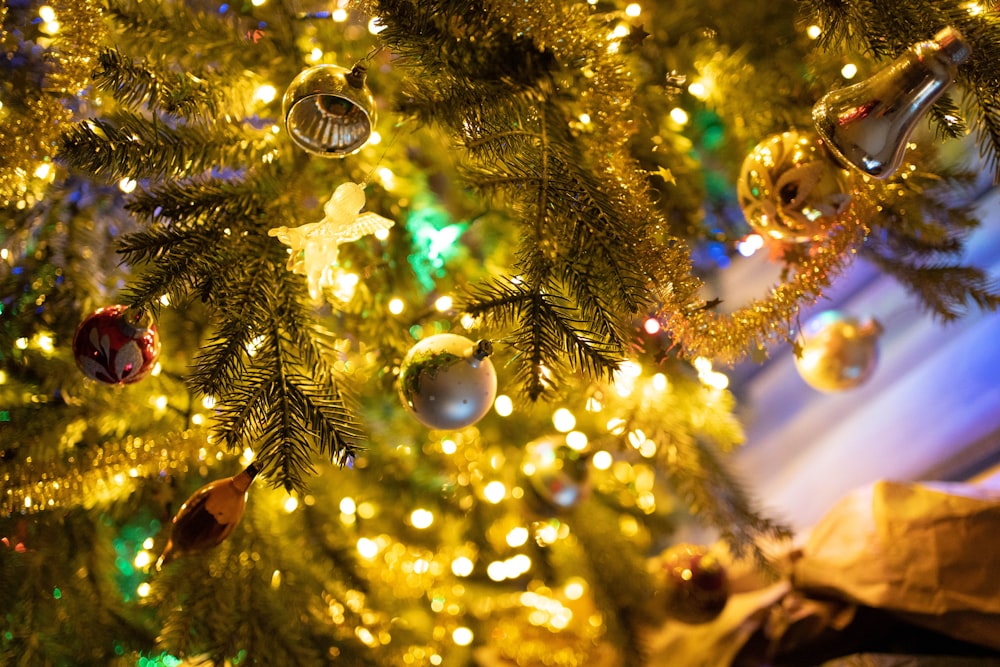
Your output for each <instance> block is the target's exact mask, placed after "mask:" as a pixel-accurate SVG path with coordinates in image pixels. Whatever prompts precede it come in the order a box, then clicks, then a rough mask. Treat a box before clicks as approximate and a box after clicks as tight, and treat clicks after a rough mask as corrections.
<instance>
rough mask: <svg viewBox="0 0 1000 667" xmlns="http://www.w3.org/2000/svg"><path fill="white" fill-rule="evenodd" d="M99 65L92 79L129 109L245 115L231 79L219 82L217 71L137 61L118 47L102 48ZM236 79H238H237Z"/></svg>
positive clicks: (183, 114)
mask: <svg viewBox="0 0 1000 667" xmlns="http://www.w3.org/2000/svg"><path fill="white" fill-rule="evenodd" d="M97 62H98V68H97V69H96V70H95V71H94V72H93V74H92V75H91V78H92V79H93V81H94V85H95V86H97V88H99V89H100V90H103V91H106V92H109V93H111V94H112V95H113V96H114V98H115V100H116V101H118V102H119V103H120V104H122V105H124V106H126V107H128V108H129V109H130V110H132V111H137V110H139V108H140V107H144V108H146V109H148V110H149V111H150V112H152V113H154V114H157V115H163V116H167V117H171V118H184V119H188V120H192V119H198V118H201V119H214V118H216V117H217V116H218V115H220V109H226V111H227V113H229V114H234V112H235V113H236V114H239V115H245V114H246V109H244V108H242V107H245V105H244V104H243V102H242V100H243V99H249V93H250V92H251V91H249V86H246V87H247V88H248V90H247V91H245V95H244V96H237V95H234V94H233V92H234V91H233V90H232V89H231V87H230V86H231V84H230V81H231V79H230V80H227V81H221V80H220V75H219V73H218V72H211V73H206V72H204V71H199V72H198V74H197V76H196V75H195V74H194V73H193V72H191V71H190V70H188V71H176V70H175V69H172V68H171V67H169V66H165V65H164V64H163V63H157V64H156V65H153V64H152V63H149V62H148V61H143V62H137V61H134V60H132V59H130V58H128V57H126V56H125V55H124V54H123V53H122V52H121V51H119V50H117V49H105V50H103V51H101V53H100V54H99V55H98V58H97ZM237 81H239V79H237Z"/></svg>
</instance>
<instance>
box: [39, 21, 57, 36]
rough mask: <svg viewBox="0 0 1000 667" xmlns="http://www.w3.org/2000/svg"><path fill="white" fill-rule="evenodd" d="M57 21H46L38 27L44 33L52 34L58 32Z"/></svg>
mask: <svg viewBox="0 0 1000 667" xmlns="http://www.w3.org/2000/svg"><path fill="white" fill-rule="evenodd" d="M59 28H60V26H59V21H46V22H45V23H43V24H42V25H41V27H40V28H39V30H40V31H42V32H44V33H45V34H46V35H54V34H56V33H57V32H59Z"/></svg>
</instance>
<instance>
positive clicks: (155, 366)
mask: <svg viewBox="0 0 1000 667" xmlns="http://www.w3.org/2000/svg"><path fill="white" fill-rule="evenodd" d="M162 372H163V366H161V365H160V362H159V361H157V362H156V363H155V364H153V370H151V371H149V374H150V375H152V376H153V377H157V376H159V374H160V373H162Z"/></svg>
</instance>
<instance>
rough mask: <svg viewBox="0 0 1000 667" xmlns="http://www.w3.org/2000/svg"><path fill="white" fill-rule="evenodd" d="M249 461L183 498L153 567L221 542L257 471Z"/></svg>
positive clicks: (237, 516) (232, 526) (234, 523)
mask: <svg viewBox="0 0 1000 667" xmlns="http://www.w3.org/2000/svg"><path fill="white" fill-rule="evenodd" d="M258 472H260V471H259V470H258V468H257V466H256V465H254V464H253V463H251V464H250V465H248V466H247V467H246V468H245V469H244V470H243V471H242V472H240V473H238V474H236V475H233V476H232V477H226V478H225V479H217V480H215V481H214V482H209V483H208V484H206V485H205V486H203V487H201V488H200V489H198V490H197V491H195V492H194V493H193V494H191V497H190V498H188V499H187V500H185V501H184V504H183V505H181V508H180V509H179V510H178V511H177V516H175V517H174V527H173V530H172V531H171V533H170V539H169V540H167V546H166V548H164V550H163V554H161V555H160V558H159V559H158V560H157V561H156V569H157V570H159V569H160V568H161V567H163V566H164V565H166V564H167V563H169V562H170V561H172V560H174V559H176V558H179V557H181V556H185V555H187V554H189V553H194V552H197V551H205V550H206V549H211V548H212V547H214V546H216V545H218V544H220V543H221V542H222V541H223V540H224V539H226V538H227V537H229V535H230V534H231V533H232V532H233V530H235V528H236V526H237V525H239V523H240V519H242V518H243V509H244V508H245V507H246V504H247V495H248V493H247V491H248V489H249V488H250V484H252V483H253V480H254V478H255V477H256V476H257V473H258Z"/></svg>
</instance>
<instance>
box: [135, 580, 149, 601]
mask: <svg viewBox="0 0 1000 667" xmlns="http://www.w3.org/2000/svg"><path fill="white" fill-rule="evenodd" d="M152 590H153V587H152V586H150V585H149V583H148V582H145V581H144V582H142V583H141V584H139V585H138V586H137V587H136V589H135V593H136V595H138V596H139V597H141V598H144V597H146V596H148V595H149V593H150V591H152Z"/></svg>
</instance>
